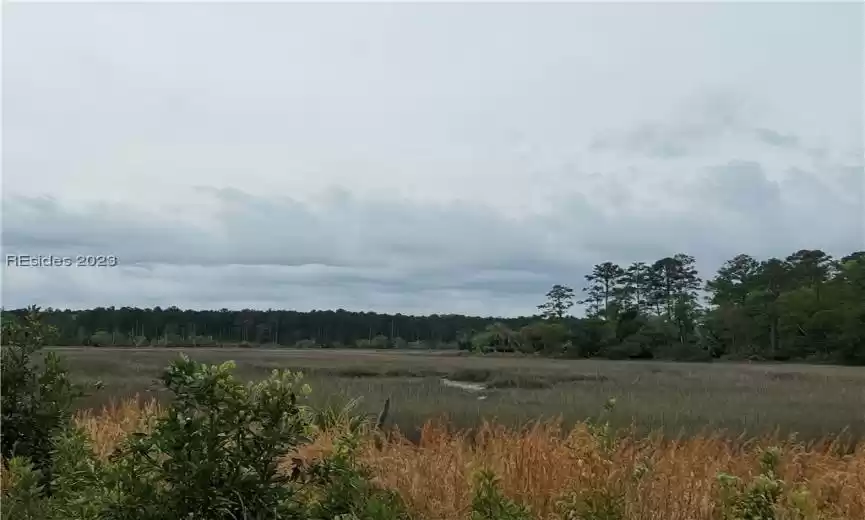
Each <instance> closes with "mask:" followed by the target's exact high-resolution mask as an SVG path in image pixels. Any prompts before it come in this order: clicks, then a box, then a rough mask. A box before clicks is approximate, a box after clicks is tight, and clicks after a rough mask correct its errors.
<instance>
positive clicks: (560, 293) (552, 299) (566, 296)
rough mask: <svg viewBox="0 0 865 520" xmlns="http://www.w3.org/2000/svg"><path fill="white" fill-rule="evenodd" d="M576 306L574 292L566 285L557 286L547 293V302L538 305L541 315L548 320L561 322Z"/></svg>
mask: <svg viewBox="0 0 865 520" xmlns="http://www.w3.org/2000/svg"><path fill="white" fill-rule="evenodd" d="M573 306H574V290H573V289H571V288H570V287H567V286H565V285H559V284H556V285H554V286H553V288H552V289H550V291H549V292H548V293H547V301H546V302H544V303H542V304H541V305H538V309H540V311H541V315H542V316H543V317H544V318H546V319H548V320H554V319H557V320H560V319H562V318H564V317H565V314H566V313H567V312H568V310H569V309H570V308H571V307H573Z"/></svg>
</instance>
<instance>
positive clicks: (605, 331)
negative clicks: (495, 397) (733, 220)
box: [11, 250, 865, 364]
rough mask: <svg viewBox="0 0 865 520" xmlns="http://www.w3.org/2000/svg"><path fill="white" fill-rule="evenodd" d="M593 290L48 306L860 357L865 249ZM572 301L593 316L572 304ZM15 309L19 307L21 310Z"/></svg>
mask: <svg viewBox="0 0 865 520" xmlns="http://www.w3.org/2000/svg"><path fill="white" fill-rule="evenodd" d="M585 279H586V286H585V287H583V288H582V293H583V294H584V295H585V296H584V298H583V299H582V300H580V301H575V298H576V297H575V294H574V290H573V289H571V288H570V287H568V286H567V285H560V284H557V285H555V286H554V287H553V288H552V289H551V290H550V291H549V293H547V298H546V301H545V302H544V303H542V304H541V305H539V306H538V309H539V314H538V315H537V316H526V317H520V318H484V317H473V316H461V315H431V316H407V315H402V314H396V315H387V314H378V313H373V312H350V311H346V310H342V309H340V310H336V311H312V312H296V311H278V310H267V311H262V310H249V309H246V310H241V311H231V310H227V309H222V310H218V311H196V310H180V309H178V308H176V307H168V308H165V309H162V308H159V307H156V308H154V309H138V308H130V307H122V308H114V307H110V308H96V309H91V310H81V311H72V310H50V309H49V311H48V312H47V322H48V323H50V324H51V325H53V326H54V327H55V328H56V330H57V332H58V336H57V337H58V339H57V343H58V344H60V345H94V346H108V345H129V346H134V345H137V346H217V345H238V344H240V345H273V346H276V345H282V346H298V347H333V348H340V347H353V348H460V349H465V350H477V351H485V350H504V351H523V352H540V353H544V354H549V355H568V356H574V357H594V356H601V357H608V358H667V359H690V360H708V359H711V358H718V357H729V358H739V359H744V358H749V359H775V360H788V359H805V360H811V361H830V362H840V363H851V364H861V363H865V345H863V339H865V252H861V251H860V252H856V253H852V254H850V255H847V256H844V257H843V258H840V259H835V258H832V257H831V256H829V255H828V254H826V253H824V252H823V251H820V250H801V251H797V252H795V253H793V254H791V255H790V256H788V257H786V258H784V259H780V258H770V259H767V260H758V259H756V258H753V257H751V256H748V255H738V256H736V257H735V258H733V259H731V260H729V261H727V262H726V263H725V264H724V265H723V266H722V267H721V268H720V269H719V270H718V272H717V273H715V275H714V276H713V277H712V278H710V279H708V280H707V281H704V280H703V279H701V278H700V276H699V274H698V272H697V269H696V267H695V260H694V258H693V257H691V256H689V255H686V254H676V255H674V256H671V257H666V258H662V259H660V260H657V261H655V262H652V263H645V262H635V263H633V264H631V265H629V266H620V265H617V264H615V263H612V262H604V263H601V264H598V265H596V266H595V267H594V268H593V270H592V272H591V273H589V274H588V275H586V276H585ZM575 303H579V304H581V305H582V306H583V308H584V309H585V317H583V318H575V317H573V316H571V315H569V314H568V313H569V312H570V309H571V308H572V307H573V306H574V304H575ZM20 312H21V311H11V313H13V314H18V313H20Z"/></svg>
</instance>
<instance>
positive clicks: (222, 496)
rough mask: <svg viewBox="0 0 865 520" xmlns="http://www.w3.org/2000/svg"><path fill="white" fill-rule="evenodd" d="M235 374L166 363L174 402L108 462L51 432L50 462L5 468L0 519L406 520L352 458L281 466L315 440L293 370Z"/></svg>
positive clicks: (79, 432) (73, 432) (17, 462)
mask: <svg viewBox="0 0 865 520" xmlns="http://www.w3.org/2000/svg"><path fill="white" fill-rule="evenodd" d="M232 368H233V365H232V364H231V363H225V364H223V365H219V366H205V365H201V364H198V363H196V362H194V361H191V360H189V359H188V358H185V357H182V358H181V359H180V360H179V361H177V362H175V363H172V365H171V366H170V367H169V368H168V370H166V372H165V374H164V376H163V383H164V384H165V386H166V387H167V388H168V389H169V390H170V391H172V392H173V394H174V399H173V401H172V404H171V405H170V406H169V407H168V408H167V409H166V410H164V411H163V413H160V414H158V415H156V416H154V417H152V419H153V420H152V421H146V422H142V423H140V425H142V426H144V428H142V429H143V430H144V431H133V432H130V433H129V434H128V435H127V436H126V437H125V438H124V439H122V440H121V442H120V443H119V445H118V446H117V447H116V449H114V450H112V453H111V455H110V456H109V457H107V458H100V457H99V456H97V451H95V450H94V449H93V448H92V447H91V445H90V439H89V438H88V436H87V435H86V434H85V431H84V429H83V428H81V427H80V426H72V425H66V426H63V425H60V426H57V427H56V428H54V430H52V433H53V434H52V435H51V436H50V438H49V446H50V448H49V449H48V451H47V454H45V455H44V456H43V454H42V453H41V452H38V453H37V455H39V456H40V457H42V458H33V457H29V456H13V457H11V458H9V459H6V460H8V465H7V469H6V471H5V472H4V482H3V501H2V506H3V513H4V514H5V515H8V516H7V517H9V518H21V519H34V520H35V519H40V520H54V519H56V520H61V519H62V520H85V519H88V520H89V519H93V520H96V519H100V520H101V519H104V520H131V519H136V520H148V519H152V520H158V519H160V520H161V519H202V520H204V519H207V520H222V519H226V520H227V519H241V518H243V519H262V520H263V519H309V520H332V519H334V518H343V519H345V520H349V519H356V520H391V519H393V520H395V519H399V518H405V517H406V515H405V514H404V512H403V508H402V505H401V502H400V500H399V499H398V497H397V496H396V495H395V494H394V493H391V492H386V491H383V490H380V489H379V488H377V487H376V486H374V485H372V484H371V483H370V482H369V480H368V474H367V473H366V472H365V470H364V468H363V467H362V466H360V465H359V464H358V463H357V461H356V460H355V454H356V450H353V449H341V450H336V451H335V452H334V453H333V454H331V455H330V456H329V457H325V458H323V459H321V460H319V461H317V462H316V464H312V465H307V466H299V467H294V468H287V467H286V465H285V464H284V461H285V460H286V459H287V458H288V457H289V455H291V454H293V453H296V452H297V450H298V449H301V448H302V447H303V446H304V445H307V444H309V443H310V442H311V441H312V440H313V438H314V436H315V434H316V433H317V431H318V430H317V429H316V428H315V427H314V421H313V418H314V413H313V411H312V410H311V409H310V408H309V407H307V406H306V405H304V404H303V403H302V401H303V398H304V396H305V395H306V394H307V393H308V392H309V388H308V387H307V386H306V385H303V384H302V376H301V375H300V374H295V373H291V372H289V371H283V372H274V373H273V375H272V376H271V377H270V378H268V379H266V380H264V381H261V382H258V383H254V384H248V385H244V384H242V383H240V382H239V381H237V380H236V379H235V378H234V377H233V376H232V375H231V369H232ZM356 435H357V433H356V432H355V433H353V432H346V433H345V435H344V436H343V437H342V438H341V442H342V444H343V445H345V446H351V445H356V444H357V439H356ZM99 451H101V450H99ZM37 461H38V462H37ZM46 482H47V484H46ZM48 485H50V488H51V489H53V492H48V490H49V487H48Z"/></svg>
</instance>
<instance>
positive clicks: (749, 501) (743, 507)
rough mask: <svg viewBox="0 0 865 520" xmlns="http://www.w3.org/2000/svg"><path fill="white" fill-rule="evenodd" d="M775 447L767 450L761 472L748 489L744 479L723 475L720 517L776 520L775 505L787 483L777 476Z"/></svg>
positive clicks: (743, 519)
mask: <svg viewBox="0 0 865 520" xmlns="http://www.w3.org/2000/svg"><path fill="white" fill-rule="evenodd" d="M779 454H780V451H779V450H778V449H776V448H769V449H767V450H765V451H764V452H763V454H762V456H761V460H760V466H761V469H762V472H761V473H760V474H759V475H757V476H756V477H755V478H754V479H753V480H752V481H751V482H750V483H749V484H748V485H747V486H744V485H743V484H742V481H741V479H739V478H738V477H734V476H731V475H727V474H724V473H721V474H719V475H718V482H719V483H720V484H721V502H720V514H721V518H723V519H724V520H774V519H775V518H777V516H776V513H775V511H776V509H775V508H776V505H777V503H778V501H779V499H780V498H781V494H782V491H783V486H784V482H783V481H782V480H780V479H779V478H778V477H777V476H776V470H777V466H778V462H779V458H780V455H779Z"/></svg>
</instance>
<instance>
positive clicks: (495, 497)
mask: <svg viewBox="0 0 865 520" xmlns="http://www.w3.org/2000/svg"><path fill="white" fill-rule="evenodd" d="M470 518H471V520H530V519H531V518H532V516H531V514H530V512H529V510H528V508H526V507H525V506H523V505H520V504H517V503H516V502H514V501H513V500H511V499H509V498H507V497H506V496H504V495H503V494H502V492H501V490H500V489H499V480H498V478H497V477H496V475H495V474H494V473H493V472H492V471H487V470H485V471H481V472H479V473H478V474H477V475H476V476H475V494H474V497H473V499H472V510H471V517H470Z"/></svg>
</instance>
